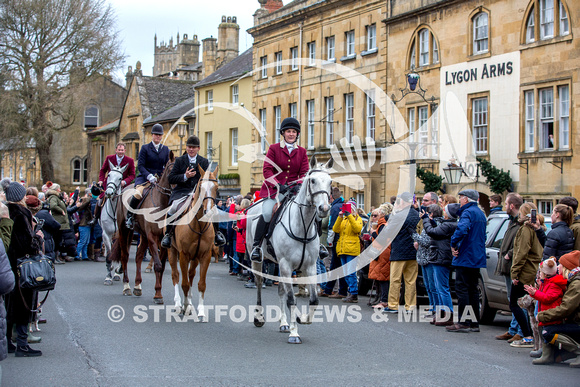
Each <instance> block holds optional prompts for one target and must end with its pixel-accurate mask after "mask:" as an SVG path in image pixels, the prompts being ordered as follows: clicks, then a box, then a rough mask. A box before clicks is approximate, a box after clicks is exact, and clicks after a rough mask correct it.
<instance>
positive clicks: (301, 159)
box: [260, 141, 310, 198]
mask: <svg viewBox="0 0 580 387" xmlns="http://www.w3.org/2000/svg"><path fill="white" fill-rule="evenodd" d="M266 160H270V161H271V162H268V161H264V166H263V168H262V172H263V174H264V183H263V184H262V188H261V189H260V197H261V198H275V197H276V195H277V194H278V187H277V185H276V184H274V183H273V182H272V181H275V182H277V183H278V184H290V183H292V182H294V181H299V180H301V179H302V178H303V177H304V175H306V172H308V169H310V166H309V165H308V155H307V154H306V149H304V148H303V147H301V146H295V147H294V150H292V153H289V152H288V148H286V144H285V143H284V141H282V142H279V143H276V144H272V145H270V147H269V148H268V153H267V154H266Z"/></svg>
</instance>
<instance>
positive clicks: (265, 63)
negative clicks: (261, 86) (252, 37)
mask: <svg viewBox="0 0 580 387" xmlns="http://www.w3.org/2000/svg"><path fill="white" fill-rule="evenodd" d="M260 66H261V67H262V69H261V72H262V79H263V78H268V68H267V67H266V66H268V57H267V56H263V57H261V58H260Z"/></svg>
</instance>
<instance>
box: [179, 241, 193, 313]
mask: <svg viewBox="0 0 580 387" xmlns="http://www.w3.org/2000/svg"><path fill="white" fill-rule="evenodd" d="M179 269H180V270H181V290H182V291H183V299H184V300H183V310H184V312H183V314H184V315H185V316H189V315H190V314H192V312H193V310H192V309H193V307H192V306H191V294H189V291H190V289H191V286H190V284H189V256H186V255H185V254H184V253H183V251H180V252H179Z"/></svg>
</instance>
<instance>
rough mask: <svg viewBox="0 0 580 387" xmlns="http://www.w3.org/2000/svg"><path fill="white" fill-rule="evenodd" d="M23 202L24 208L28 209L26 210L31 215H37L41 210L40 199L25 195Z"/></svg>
mask: <svg viewBox="0 0 580 387" xmlns="http://www.w3.org/2000/svg"><path fill="white" fill-rule="evenodd" d="M25 202H26V207H28V209H29V210H30V211H31V212H33V213H37V212H38V211H40V209H41V208H42V203H41V202H40V199H39V198H37V197H36V196H33V195H26V200H25Z"/></svg>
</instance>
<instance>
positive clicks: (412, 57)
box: [409, 42, 417, 69]
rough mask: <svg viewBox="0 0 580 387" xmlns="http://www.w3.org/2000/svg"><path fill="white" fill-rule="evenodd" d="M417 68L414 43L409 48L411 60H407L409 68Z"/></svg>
mask: <svg viewBox="0 0 580 387" xmlns="http://www.w3.org/2000/svg"><path fill="white" fill-rule="evenodd" d="M416 66H417V60H416V59H415V43H414V42H413V45H412V46H411V58H410V59H409V68H411V69H412V68H415V67H416Z"/></svg>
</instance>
